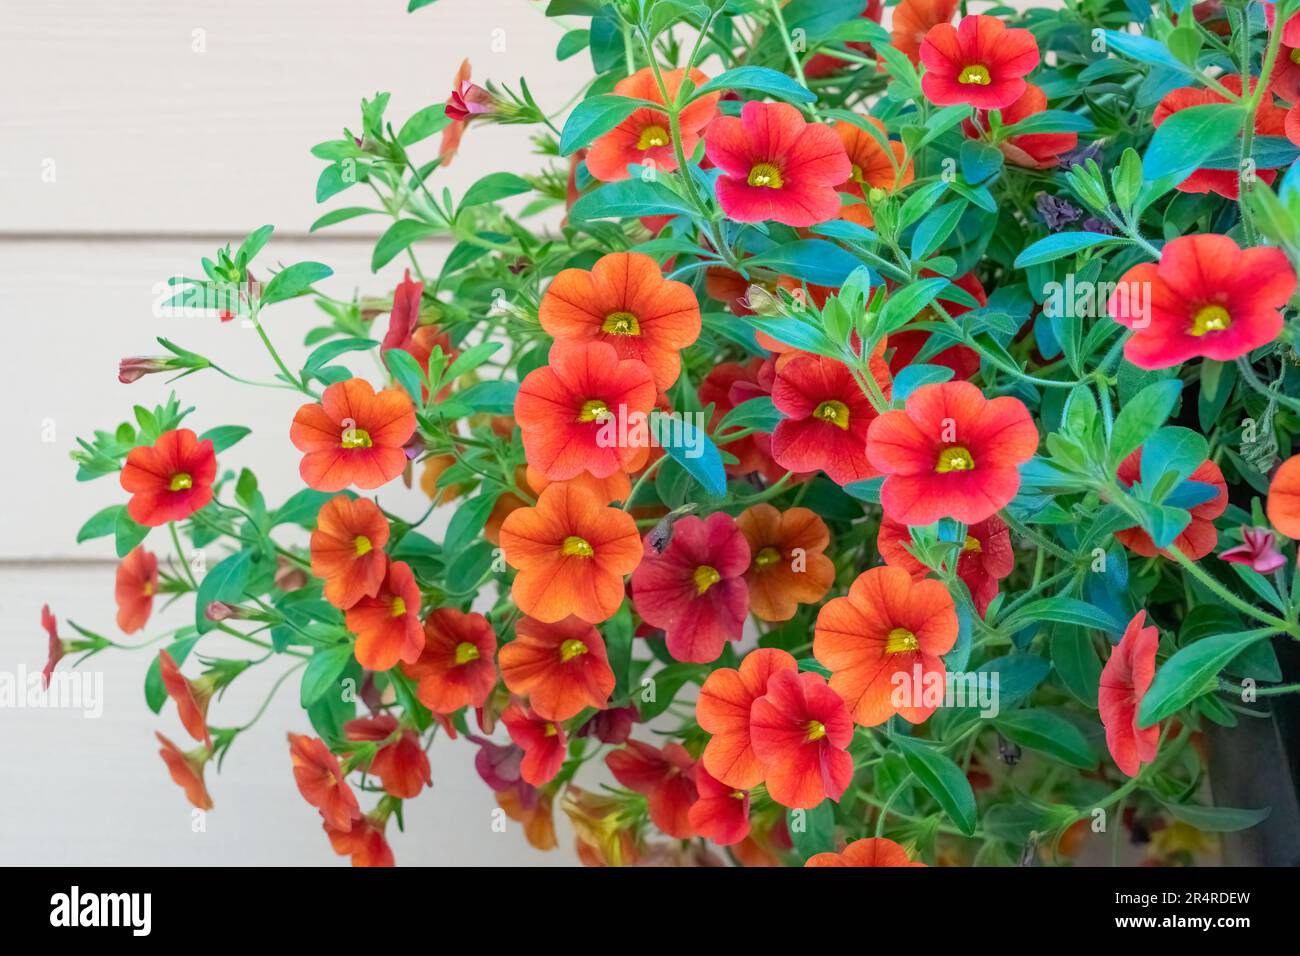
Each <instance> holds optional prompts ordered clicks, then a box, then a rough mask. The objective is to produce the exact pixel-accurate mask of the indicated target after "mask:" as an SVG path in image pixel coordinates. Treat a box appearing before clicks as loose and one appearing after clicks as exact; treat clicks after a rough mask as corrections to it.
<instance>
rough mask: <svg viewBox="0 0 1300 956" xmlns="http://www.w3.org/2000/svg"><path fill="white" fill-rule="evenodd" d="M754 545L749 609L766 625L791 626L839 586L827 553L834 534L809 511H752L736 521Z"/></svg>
mask: <svg viewBox="0 0 1300 956" xmlns="http://www.w3.org/2000/svg"><path fill="white" fill-rule="evenodd" d="M736 524H738V525H739V526H740V531H741V533H742V534H743V535H744V536H745V540H746V541H748V542H749V553H750V555H751V556H752V557H751V559H750V565H749V570H748V571H746V572H745V582H746V583H747V584H748V585H749V609H750V611H752V612H753V614H754V616H755V617H757V618H758V619H759V620H760V621H788V620H790V618H792V617H794V613H795V611H796V610H798V607H799V605H800V604H815V603H817V602H818V601H820V600H821V599H822V598H824V597H825V596H826V592H827V591H829V590H830V588H831V585H832V584H834V583H835V562H834V561H832V560H831V559H830V558H828V557H826V555H825V554H823V552H824V551H825V550H826V546H827V545H828V544H830V541H831V534H830V532H829V531H828V530H827V529H826V522H824V521H822V519H821V518H819V517H818V516H817V514H816V513H815V512H813V511H810V510H808V509H807V508H791V509H790V510H789V511H784V512H783V511H777V510H776V508H774V507H772V506H771V505H769V504H766V503H764V504H757V505H754V506H753V507H751V508H746V509H745V510H744V511H743V512H741V514H740V517H739V518H737V519H736Z"/></svg>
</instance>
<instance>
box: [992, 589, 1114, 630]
mask: <svg viewBox="0 0 1300 956" xmlns="http://www.w3.org/2000/svg"><path fill="white" fill-rule="evenodd" d="M1011 616H1012V617H1013V618H1014V619H1015V621H1016V626H1017V627H1020V626H1023V625H1024V624H1025V623H1026V622H1028V621H1056V622H1057V623H1059V624H1074V625H1076V626H1077V627H1088V628H1092V629H1093V630H1096V631H1106V632H1108V633H1110V634H1118V633H1119V632H1121V631H1123V630H1124V625H1123V623H1122V622H1120V621H1118V620H1116V619H1115V618H1114V617H1112V616H1111V615H1110V614H1108V613H1107V612H1106V611H1103V610H1102V609H1101V608H1099V607H1096V606H1094V605H1092V604H1089V603H1088V602H1087V601H1080V600H1077V599H1076V598H1066V597H1050V598H1040V599H1039V600H1037V601H1030V602H1029V603H1028V604H1026V605H1024V606H1023V607H1019V608H1017V609H1016V610H1015V611H1014V612H1013V613H1012V615H1011Z"/></svg>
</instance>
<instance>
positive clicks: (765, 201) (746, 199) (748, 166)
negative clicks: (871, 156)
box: [704, 101, 853, 226]
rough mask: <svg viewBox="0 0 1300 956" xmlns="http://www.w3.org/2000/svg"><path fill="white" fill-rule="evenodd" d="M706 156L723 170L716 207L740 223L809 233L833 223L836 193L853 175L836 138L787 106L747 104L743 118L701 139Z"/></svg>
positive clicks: (712, 128)
mask: <svg viewBox="0 0 1300 956" xmlns="http://www.w3.org/2000/svg"><path fill="white" fill-rule="evenodd" d="M704 150H705V154H706V155H707V156H708V157H709V161H710V162H711V163H713V165H715V166H717V167H718V168H719V169H721V170H722V176H721V177H719V179H718V182H717V187H716V188H717V194H718V203H719V204H720V205H721V206H722V211H723V212H724V213H726V214H727V216H729V217H730V218H732V219H735V220H736V221H737V222H763V221H764V220H769V219H770V220H772V221H774V222H781V223H785V224H786V225H787V226H812V225H815V224H817V223H819V222H825V221H826V220H827V219H834V218H835V216H836V215H837V214H838V213H839V209H840V197H839V193H838V192H836V187H837V186H839V185H840V184H841V183H843V182H845V181H846V180H848V179H849V177H850V175H851V174H852V172H853V167H852V164H851V163H850V162H849V157H848V155H847V154H846V153H845V151H844V146H843V144H842V143H841V142H840V139H839V137H838V136H836V135H835V131H834V130H832V129H831V128H830V127H829V126H822V125H821V124H819V123H809V122H806V121H805V120H804V118H803V116H802V115H801V114H800V112H799V111H798V110H797V109H795V108H794V107H793V106H791V105H789V104H788V103H757V102H754V101H750V102H748V103H746V104H745V105H744V106H743V107H742V108H741V111H740V116H739V117H735V116H719V117H718V118H717V119H716V120H714V121H713V122H712V123H710V124H709V128H708V131H707V132H706V133H705V134H704Z"/></svg>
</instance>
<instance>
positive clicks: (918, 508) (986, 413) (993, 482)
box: [867, 382, 1038, 525]
mask: <svg viewBox="0 0 1300 956" xmlns="http://www.w3.org/2000/svg"><path fill="white" fill-rule="evenodd" d="M1037 449H1038V429H1037V428H1036V427H1034V421H1033V419H1032V418H1030V417H1029V410H1028V409H1026V408H1025V405H1024V403H1023V402H1021V401H1020V400H1019V399H1017V398H1010V397H1002V398H994V399H986V398H985V397H984V396H983V394H981V393H980V390H979V389H978V388H976V387H975V386H974V385H971V384H970V383H969V382H943V383H941V384H937V385H923V386H921V387H920V388H918V389H917V390H916V391H914V392H913V393H912V394H911V395H909V396H908V397H907V402H906V404H905V405H904V408H903V410H902V411H897V410H893V411H888V412H885V413H884V414H883V415H881V416H880V417H879V418H877V419H876V420H875V421H873V422H872V423H871V427H870V429H869V431H868V432H867V458H868V459H869V460H870V462H871V464H872V466H873V467H875V468H876V469H877V470H878V471H880V472H882V473H884V475H885V476H886V477H885V483H884V485H883V486H882V487H881V489H880V503H881V505H882V506H883V507H884V509H885V514H887V515H888V516H889V517H891V518H893V519H894V520H895V521H899V522H902V523H903V524H908V525H912V524H932V523H933V522H935V521H938V520H939V519H940V518H954V519H956V520H957V521H961V522H964V523H966V524H974V523H976V522H979V521H983V520H984V519H985V518H987V517H989V516H990V515H992V514H993V513H994V512H996V511H997V510H998V509H1000V508H1002V507H1004V506H1005V505H1006V504H1007V503H1008V502H1009V501H1011V499H1012V498H1014V497H1015V496H1016V491H1017V490H1019V488H1020V470H1019V466H1020V465H1021V464H1022V463H1023V462H1026V461H1028V460H1029V459H1030V458H1032V457H1033V454H1034V452H1035V451H1036V450H1037Z"/></svg>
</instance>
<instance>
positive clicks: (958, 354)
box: [889, 269, 989, 379]
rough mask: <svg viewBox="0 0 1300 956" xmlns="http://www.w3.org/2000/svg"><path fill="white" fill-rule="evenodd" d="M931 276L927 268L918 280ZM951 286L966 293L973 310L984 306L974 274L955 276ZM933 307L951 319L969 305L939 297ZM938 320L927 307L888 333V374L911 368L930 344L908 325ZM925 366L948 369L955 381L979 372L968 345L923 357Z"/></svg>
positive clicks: (977, 360)
mask: <svg viewBox="0 0 1300 956" xmlns="http://www.w3.org/2000/svg"><path fill="white" fill-rule="evenodd" d="M931 275H933V273H931V272H930V271H929V270H928V269H927V270H923V271H922V272H921V276H922V277H929V276H931ZM952 284H953V285H955V286H957V287H958V288H959V289H961V290H962V291H964V292H968V293H970V295H971V297H972V298H974V299H975V302H976V305H977V307H979V308H983V307H984V306H986V305H988V303H989V297H988V294H987V293H986V292H985V291H984V285H983V283H981V282H980V280H979V277H978V276H976V275H975V273H973V272H968V273H966V274H965V275H964V276H958V277H957V278H955V279H953V280H952ZM935 304H936V305H939V306H941V307H942V308H943V310H944V311H945V312H947V313H948V314H949V315H950V316H952V317H953V318H956V317H957V316H959V315H964V314H965V313H967V312H969V311H970V310H971V307H970V306H969V305H966V304H965V303H963V302H953V301H952V300H950V299H946V298H944V297H943V296H939V297H938V298H937V299H935ZM938 320H939V315H938V313H937V312H935V310H934V307H933V306H928V305H927V306H926V307H925V308H924V309H922V310H921V312H920V314H919V315H917V317H916V318H915V319H913V320H912V321H911V322H909V323H908V324H907V325H905V326H903V328H902V329H901V330H900V331H898V332H893V333H891V334H890V336H889V347H890V348H891V349H892V350H893V352H894V354H893V355H892V356H890V359H889V371H890V373H891V374H893V375H897V374H898V373H899V372H901V371H902V370H903V369H905V368H907V366H909V365H911V364H912V363H913V361H914V360H915V359H916V357H917V356H918V355H920V354H921V349H923V348H924V347H925V345H926V343H928V342H929V341H930V333H929V332H927V331H924V330H922V329H914V328H911V326H912V325H914V324H916V323H918V322H936V321H938ZM925 364H927V365H942V366H944V367H945V368H950V369H952V370H953V375H954V376H955V377H956V378H966V379H968V378H970V377H971V376H973V375H974V374H975V373H976V372H978V371H979V370H980V356H979V353H978V352H976V351H975V350H974V349H972V348H970V347H969V346H965V345H950V346H948V347H947V348H946V349H944V350H942V351H941V352H939V353H937V354H935V355H932V356H930V357H929V358H927V359H926V360H925Z"/></svg>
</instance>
